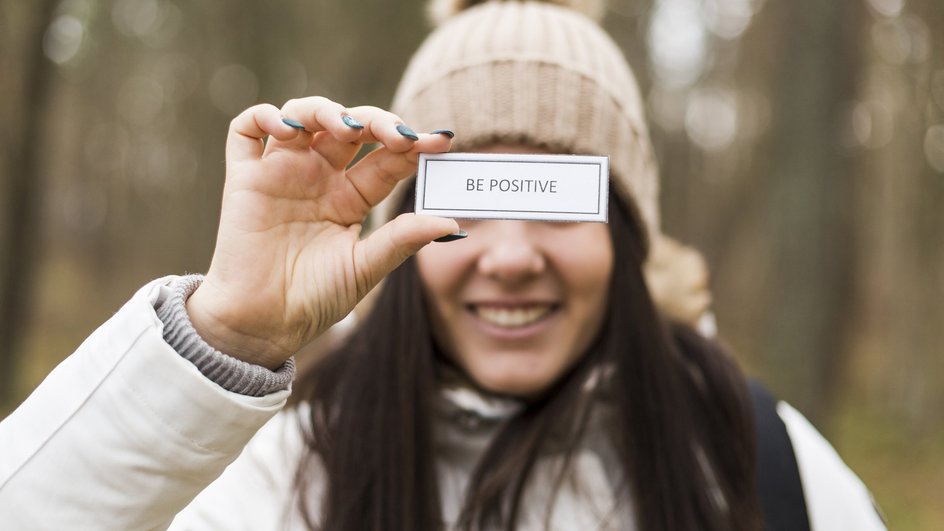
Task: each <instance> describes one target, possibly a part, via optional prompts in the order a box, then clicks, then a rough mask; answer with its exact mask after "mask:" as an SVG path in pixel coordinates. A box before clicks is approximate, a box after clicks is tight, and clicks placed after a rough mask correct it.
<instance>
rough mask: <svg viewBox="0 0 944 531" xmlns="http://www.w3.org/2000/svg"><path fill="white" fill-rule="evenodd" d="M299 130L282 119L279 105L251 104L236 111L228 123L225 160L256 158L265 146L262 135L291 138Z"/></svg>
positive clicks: (297, 133) (260, 155) (283, 139)
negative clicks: (239, 111) (236, 113)
mask: <svg viewBox="0 0 944 531" xmlns="http://www.w3.org/2000/svg"><path fill="white" fill-rule="evenodd" d="M299 133H300V132H299V131H298V130H297V129H295V128H293V127H290V126H289V125H288V124H286V123H284V122H283V121H282V115H281V113H280V111H279V109H278V108H276V107H275V106H274V105H270V104H268V103H262V104H259V105H254V106H252V107H250V108H248V109H246V110H245V111H243V112H241V113H239V116H237V117H236V118H233V120H232V121H231V122H230V123H229V133H228V134H227V136H226V160H227V161H228V162H235V161H242V160H258V159H259V158H260V157H262V152H263V149H265V142H264V139H265V138H266V137H267V136H272V137H273V138H277V139H279V140H282V141H286V140H291V139H293V138H295V137H297V136H298V135H299Z"/></svg>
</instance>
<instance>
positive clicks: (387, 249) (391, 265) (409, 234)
mask: <svg viewBox="0 0 944 531" xmlns="http://www.w3.org/2000/svg"><path fill="white" fill-rule="evenodd" d="M456 232H459V224H458V223H456V220H454V219H449V218H438V217H433V216H418V215H416V214H412V213H408V214H401V215H399V216H397V217H396V218H394V219H393V220H392V221H390V222H388V223H385V224H384V225H383V226H381V227H380V228H378V229H377V230H375V231H374V232H373V233H372V234H371V235H370V236H368V237H367V238H365V239H364V240H361V241H360V242H358V245H359V246H360V247H361V249H360V251H361V252H360V253H357V255H359V256H362V257H363V260H364V262H365V263H363V264H361V265H362V266H363V269H362V270H363V271H368V272H369V278H368V279H367V281H368V283H369V284H370V285H371V286H373V285H375V284H376V283H378V282H380V280H381V279H382V278H383V277H385V276H387V274H388V273H390V272H391V271H393V270H394V269H395V268H396V267H397V266H399V265H400V264H401V263H403V261H404V260H406V259H407V258H409V257H410V256H412V255H414V254H416V252H417V251H419V250H420V249H422V248H423V247H425V246H426V245H427V244H428V243H430V242H431V241H433V240H434V239H436V238H440V237H443V236H446V235H448V234H454V233H456Z"/></svg>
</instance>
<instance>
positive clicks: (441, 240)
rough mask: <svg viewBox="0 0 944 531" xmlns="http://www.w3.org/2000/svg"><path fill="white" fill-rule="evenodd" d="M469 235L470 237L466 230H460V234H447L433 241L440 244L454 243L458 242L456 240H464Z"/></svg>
mask: <svg viewBox="0 0 944 531" xmlns="http://www.w3.org/2000/svg"><path fill="white" fill-rule="evenodd" d="M468 235H469V233H468V232H466V231H464V230H462V229H459V232H455V233H453V234H447V235H445V236H443V237H442V238H436V239H435V240H433V241H434V242H439V243H446V242H454V241H456V240H461V239H462V238H465V237H466V236H468Z"/></svg>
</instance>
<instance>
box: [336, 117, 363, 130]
mask: <svg viewBox="0 0 944 531" xmlns="http://www.w3.org/2000/svg"><path fill="white" fill-rule="evenodd" d="M341 121H342V122H344V125H346V126H348V127H350V128H351V129H363V128H364V124H362V123H360V122H358V121H357V120H355V119H354V117H353V116H351V115H350V114H345V115H342V116H341Z"/></svg>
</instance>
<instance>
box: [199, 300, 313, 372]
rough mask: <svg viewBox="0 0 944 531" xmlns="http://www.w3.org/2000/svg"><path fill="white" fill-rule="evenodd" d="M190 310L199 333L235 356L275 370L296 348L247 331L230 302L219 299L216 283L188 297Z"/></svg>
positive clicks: (209, 342) (219, 349)
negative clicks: (287, 346) (214, 287)
mask: <svg viewBox="0 0 944 531" xmlns="http://www.w3.org/2000/svg"><path fill="white" fill-rule="evenodd" d="M185 304H186V309H187V314H188V315H189V317H190V322H191V324H192V325H193V328H194V330H196V332H197V334H198V335H199V336H200V337H201V338H202V339H203V340H204V341H205V342H206V343H207V344H209V345H210V346H212V347H213V348H215V349H216V350H218V351H220V352H223V353H225V354H227V355H229V356H232V357H233V358H236V359H238V360H241V361H245V362H247V363H252V364H254V365H260V366H262V367H266V368H268V369H270V370H276V369H278V368H279V367H281V366H282V364H284V363H285V361H286V360H287V359H289V358H290V357H291V356H292V355H293V354H294V353H295V352H294V350H291V349H286V348H284V347H281V346H280V345H278V344H277V343H276V342H275V341H272V340H271V339H270V338H268V337H265V336H264V335H261V334H254V333H250V332H246V331H245V328H243V327H239V326H237V325H235V324H234V323H239V322H242V320H240V319H239V318H238V317H236V316H235V315H234V311H233V310H234V309H233V308H232V305H231V304H227V303H226V302H225V301H222V303H221V301H220V300H219V298H218V297H216V296H215V294H214V290H213V287H212V286H211V285H208V284H207V283H206V282H204V283H203V284H201V285H200V287H198V288H197V289H196V291H194V292H193V294H192V295H191V296H190V298H188V299H187V301H186V303H185Z"/></svg>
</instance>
